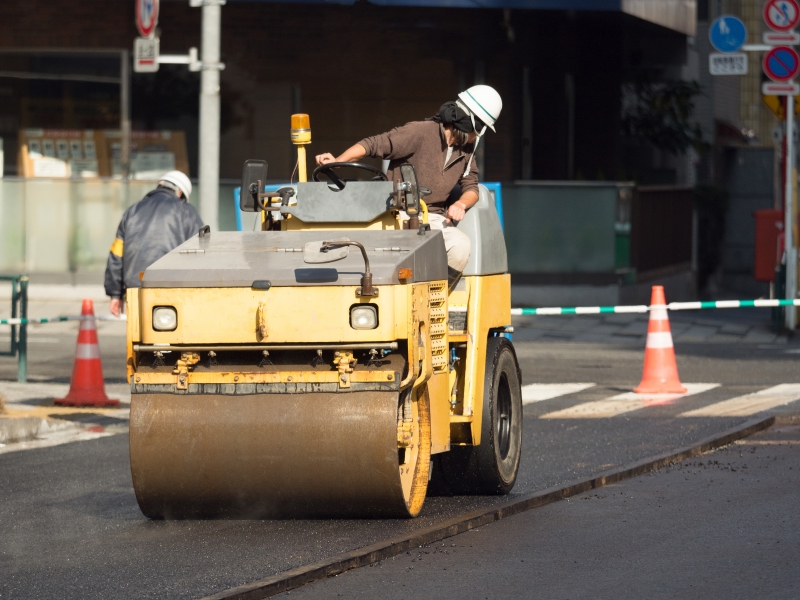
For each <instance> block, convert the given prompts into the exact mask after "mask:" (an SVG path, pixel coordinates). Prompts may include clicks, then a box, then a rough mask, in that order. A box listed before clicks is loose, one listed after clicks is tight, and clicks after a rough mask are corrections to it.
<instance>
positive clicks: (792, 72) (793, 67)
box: [764, 46, 800, 83]
mask: <svg viewBox="0 0 800 600" xmlns="http://www.w3.org/2000/svg"><path fill="white" fill-rule="evenodd" d="M798 71H800V57H798V56H797V52H795V51H794V49H793V48H790V47H789V46H776V47H775V48H773V49H772V50H770V51H769V52H767V53H766V54H765V55H764V73H766V74H767V77H769V78H770V79H772V81H777V82H778V83H786V82H787V81H790V80H792V79H794V78H795V77H796V76H797V72H798Z"/></svg>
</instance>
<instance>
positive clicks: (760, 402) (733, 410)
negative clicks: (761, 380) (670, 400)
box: [678, 383, 800, 417]
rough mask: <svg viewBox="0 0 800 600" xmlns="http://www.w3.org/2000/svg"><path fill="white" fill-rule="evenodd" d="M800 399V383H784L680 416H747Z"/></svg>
mask: <svg viewBox="0 0 800 600" xmlns="http://www.w3.org/2000/svg"><path fill="white" fill-rule="evenodd" d="M795 400H800V383H782V384H780V385H776V386H774V387H771V388H767V389H765V390H761V391H758V392H755V393H753V394H745V395H744V396H737V397H736V398H731V399H730V400H724V401H723V402H717V403H715V404H710V405H708V406H704V407H703V408H698V409H696V410H690V411H689V412H685V413H681V414H679V415H678V416H679V417H747V416H749V415H754V414H756V413H759V412H761V411H764V410H769V409H770V408H775V407H776V406H781V405H783V404H788V403H789V402H794V401H795Z"/></svg>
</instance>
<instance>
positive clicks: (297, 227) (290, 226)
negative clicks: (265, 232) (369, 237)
mask: <svg viewBox="0 0 800 600" xmlns="http://www.w3.org/2000/svg"><path fill="white" fill-rule="evenodd" d="M281 223H282V225H281V230H282V231H338V230H340V229H350V230H352V229H359V230H367V229H370V230H374V229H377V230H384V229H392V230H394V229H398V221H397V217H396V216H395V215H394V214H393V213H391V212H385V213H383V214H382V215H381V216H380V217H378V218H377V219H375V220H374V221H370V222H369V223H305V222H304V221H301V220H300V219H298V218H297V217H292V218H291V219H283V220H282V221H281Z"/></svg>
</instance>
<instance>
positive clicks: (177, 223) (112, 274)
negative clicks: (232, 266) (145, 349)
mask: <svg viewBox="0 0 800 600" xmlns="http://www.w3.org/2000/svg"><path fill="white" fill-rule="evenodd" d="M191 193H192V182H191V181H189V178H188V177H187V176H186V175H184V174H183V173H181V172H180V171H170V172H169V173H166V174H165V175H164V176H163V177H162V178H161V179H160V180H159V181H158V187H157V188H156V189H154V190H153V191H152V192H150V193H149V194H147V195H146V196H145V197H144V198H142V199H141V200H140V201H139V202H137V203H136V204H134V205H133V206H131V207H130V208H129V209H128V210H126V211H125V214H123V215H122V221H120V223H119V227H118V228H117V237H116V239H115V240H114V243H113V244H111V249H110V252H109V254H108V264H107V265H106V278H105V288H106V294H108V295H109V296H111V306H110V309H111V313H112V314H113V315H115V316H119V314H120V311H121V309H122V299H123V298H124V297H125V290H126V289H127V288H129V287H141V285H142V284H141V281H140V279H139V273H141V272H142V271H144V270H145V269H146V268H147V267H149V266H150V265H152V264H153V263H154V262H156V261H157V260H158V259H159V258H161V257H162V256H164V255H165V254H166V253H167V252H169V251H170V250H173V249H174V248H177V247H178V246H180V245H181V244H182V243H183V242H185V241H186V240H188V239H189V238H190V237H192V236H194V235H196V234H197V232H198V231H199V230H200V228H201V227H202V226H203V221H202V220H201V219H200V215H199V214H198V213H197V209H196V208H195V207H194V206H192V205H191V204H189V203H188V202H187V200H188V198H189V195H190V194H191Z"/></svg>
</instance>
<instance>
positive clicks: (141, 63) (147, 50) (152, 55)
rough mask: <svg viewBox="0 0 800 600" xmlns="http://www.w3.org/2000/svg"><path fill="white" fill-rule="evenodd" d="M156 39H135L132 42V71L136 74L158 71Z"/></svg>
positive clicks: (157, 43)
mask: <svg viewBox="0 0 800 600" xmlns="http://www.w3.org/2000/svg"><path fill="white" fill-rule="evenodd" d="M158 47H159V40H158V38H156V37H154V38H143V37H139V38H136V39H135V40H134V42H133V70H134V71H135V72H136V73H155V72H156V71H158V58H159V56H158Z"/></svg>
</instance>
